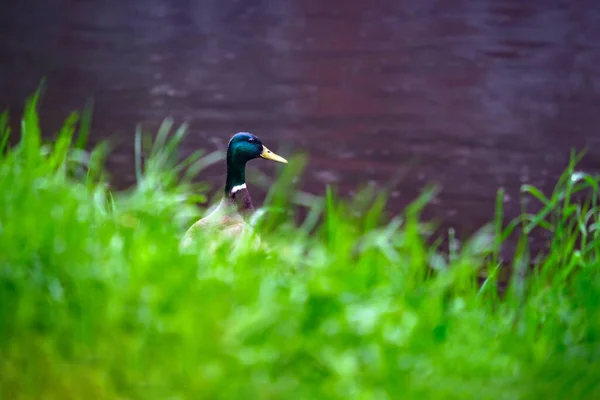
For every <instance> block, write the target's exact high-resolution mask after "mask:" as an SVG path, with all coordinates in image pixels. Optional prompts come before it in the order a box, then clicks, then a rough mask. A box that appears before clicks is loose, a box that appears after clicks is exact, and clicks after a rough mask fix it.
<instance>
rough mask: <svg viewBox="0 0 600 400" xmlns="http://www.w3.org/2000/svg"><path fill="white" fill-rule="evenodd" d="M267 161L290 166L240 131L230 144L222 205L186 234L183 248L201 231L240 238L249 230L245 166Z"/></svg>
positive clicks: (249, 209) (247, 134)
mask: <svg viewBox="0 0 600 400" xmlns="http://www.w3.org/2000/svg"><path fill="white" fill-rule="evenodd" d="M259 157H260V158H264V159H267V160H272V161H276V162H280V163H284V164H287V160H286V159H285V158H283V157H281V156H279V155H277V154H275V153H273V152H272V151H271V150H269V149H268V148H267V147H266V146H265V145H263V144H262V142H261V141H260V139H259V138H257V137H256V136H255V135H253V134H251V133H248V132H240V133H237V134H235V135H233V137H232V138H231V140H229V144H228V145H227V177H226V179H225V190H224V192H223V197H222V198H221V201H220V203H219V205H218V206H217V207H216V208H215V210H214V211H213V212H211V213H210V214H209V215H207V216H206V217H204V218H201V219H200V220H198V221H197V222H195V223H194V224H193V225H192V226H191V227H190V228H189V229H188V230H187V232H186V233H185V235H184V237H183V239H182V242H181V246H182V248H187V247H188V246H189V245H190V244H191V243H192V242H193V239H194V236H195V233H196V232H197V231H198V230H209V229H210V230H213V229H216V230H218V231H220V232H222V233H225V234H226V235H228V236H237V235H239V234H241V233H242V232H243V231H244V230H246V229H247V228H248V223H247V222H246V220H247V219H248V217H249V216H250V215H251V214H252V213H253V212H254V205H253V204H252V198H251V197H250V192H249V191H248V187H247V186H246V163H247V162H248V161H250V160H253V159H255V158H259Z"/></svg>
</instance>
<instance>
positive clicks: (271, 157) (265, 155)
mask: <svg viewBox="0 0 600 400" xmlns="http://www.w3.org/2000/svg"><path fill="white" fill-rule="evenodd" d="M260 156H261V157H262V158H266V159H267V160H272V161H277V162H280V163H284V164H287V160H286V159H285V158H283V157H281V156H278V155H277V154H275V153H273V152H272V151H271V150H269V149H267V146H265V145H263V151H262V153H260Z"/></svg>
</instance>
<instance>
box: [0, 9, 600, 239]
mask: <svg viewBox="0 0 600 400" xmlns="http://www.w3.org/2000/svg"><path fill="white" fill-rule="evenodd" d="M4 3H6V4H9V3H7V2H6V1H5V2H4ZM0 54H1V56H0V106H1V107H2V108H4V107H5V106H10V107H11V108H12V109H19V107H20V106H21V105H22V103H23V101H24V98H25V96H26V95H28V94H29V93H31V92H32V91H33V90H34V89H35V87H36V86H37V84H38V82H39V79H40V78H42V76H46V77H47V91H46V95H45V97H44V102H43V110H42V115H43V121H44V123H46V124H47V126H49V127H51V128H56V127H57V126H58V125H59V123H60V121H61V119H62V118H64V117H65V116H66V115H67V113H68V112H69V111H71V110H73V109H79V108H81V107H82V106H83V104H84V102H85V100H86V99H87V98H88V97H93V98H94V101H95V113H94V122H93V137H92V139H94V140H98V139H100V138H102V137H105V136H108V135H113V134H116V135H119V137H120V138H121V139H123V144H122V145H121V146H120V147H119V148H118V149H117V151H116V152H115V153H114V154H113V156H112V158H111V160H110V165H111V168H112V171H113V172H115V174H118V175H120V176H119V177H118V180H119V181H120V182H125V183H127V182H131V181H132V180H133V174H132V172H133V159H132V154H133V150H132V143H133V133H134V128H135V124H136V123H137V122H142V123H144V125H145V126H149V127H156V126H157V125H158V124H159V123H160V121H162V119H163V118H165V117H167V116H172V117H174V119H175V121H176V122H177V123H181V122H184V121H188V122H190V124H191V133H190V136H189V138H188V139H187V141H186V150H187V151H188V152H191V151H192V150H193V149H196V148H206V149H207V150H208V151H212V150H216V149H224V146H225V145H226V143H227V141H228V139H229V137H230V136H231V135H232V134H233V133H235V132H237V131H242V130H244V131H251V132H254V133H256V134H257V135H258V136H259V137H261V138H262V139H263V141H264V142H265V144H267V145H268V146H269V147H270V148H271V149H273V150H276V151H277V150H278V149H281V148H286V149H295V150H298V151H308V152H309V154H310V157H311V158H310V162H309V164H308V168H307V171H306V174H307V175H306V189H307V190H309V191H311V192H313V193H322V192H323V190H324V184H325V183H334V184H336V185H337V186H338V187H339V188H340V190H341V192H342V193H345V194H351V193H352V191H353V190H354V189H355V188H356V187H357V185H359V184H361V183H364V182H369V181H373V182H377V183H385V182H386V181H388V180H390V179H391V178H392V177H393V176H394V175H395V174H396V173H397V172H398V171H404V172H405V173H406V174H407V175H406V177H405V178H404V180H402V181H401V183H399V184H398V185H397V186H396V188H395V190H394V192H393V198H392V202H391V204H390V209H391V210H393V211H398V210H400V209H401V208H402V207H403V206H404V205H405V204H406V203H407V202H409V201H411V200H412V199H413V198H414V197H415V196H416V195H417V194H418V193H419V191H420V190H421V188H422V187H423V185H425V184H426V183H427V182H434V183H439V184H440V185H441V187H442V192H441V194H440V195H439V197H438V198H437V199H436V201H435V202H434V204H433V207H432V208H431V210H430V215H431V216H434V217H436V218H439V219H442V220H445V221H446V222H447V223H448V224H451V225H455V226H456V227H457V228H458V230H459V231H460V232H470V231H472V230H473V229H475V228H477V227H478V226H480V225H481V224H483V223H484V222H486V221H488V220H489V219H490V218H492V212H493V208H494V197H495V194H496V190H497V189H498V188H499V187H501V186H502V187H505V188H506V190H507V196H506V199H505V206H506V208H507V210H508V214H509V216H514V215H516V214H517V212H518V211H519V205H518V201H517V198H518V192H519V186H520V185H521V184H522V183H530V184H534V185H537V186H539V187H541V188H542V189H544V190H546V191H549V190H551V188H552V186H553V184H554V182H555V180H556V179H557V177H558V174H559V173H560V172H561V171H562V169H563V168H564V166H565V165H566V162H567V160H568V155H569V149H570V148H571V147H574V148H576V149H582V148H584V147H586V146H588V147H590V153H589V154H588V156H587V158H586V161H585V162H584V164H582V168H584V169H588V170H591V171H598V170H599V169H600V147H599V144H600V130H599V129H598V128H599V127H600V2H599V1H597V0H579V1H577V0H572V1H566V0H564V1H559V0H529V1H526V2H525V1H521V0H436V1H434V0H421V1H418V2H417V1H413V0H406V1H402V0H372V1H370V2H367V1H363V0H327V1H322V0H294V1H292V0H279V1H274V0H272V1H224V0H204V1H200V0H198V1H192V0H127V1H123V0H102V1H91V0H89V1H84V0H79V1H75V0H45V1H37V0H35V1H34V0H19V1H13V0H11V2H10V4H9V5H5V6H3V8H2V12H1V13H0ZM283 155H284V156H288V154H287V153H286V154H283ZM251 168H260V169H264V170H265V171H269V172H272V169H270V168H272V166H271V165H268V164H267V163H266V162H260V161H255V162H253V164H252V167H251ZM251 173H252V171H251V170H250V171H249V174H251ZM207 177H208V178H209V179H211V180H212V181H213V182H215V183H216V184H219V185H220V184H222V181H223V179H224V177H223V170H222V169H219V168H217V169H211V171H210V174H208V175H207ZM257 196H260V194H257Z"/></svg>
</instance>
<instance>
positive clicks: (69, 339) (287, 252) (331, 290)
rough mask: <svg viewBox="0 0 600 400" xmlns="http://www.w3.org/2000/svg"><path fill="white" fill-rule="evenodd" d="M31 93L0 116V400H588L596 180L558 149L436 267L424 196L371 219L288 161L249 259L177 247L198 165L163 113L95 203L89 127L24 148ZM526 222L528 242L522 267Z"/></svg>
mask: <svg viewBox="0 0 600 400" xmlns="http://www.w3.org/2000/svg"><path fill="white" fill-rule="evenodd" d="M38 95H39V93H36V94H35V95H33V96H32V97H31V98H30V99H29V100H28V102H27V104H26V106H25V109H24V111H23V116H22V121H21V122H22V123H21V133H20V137H17V138H16V140H9V130H10V129H9V125H10V124H9V121H8V114H7V113H4V114H2V115H1V117H0V398H1V399H7V400H8V399H10V400H17V399H61V400H63V399H165V400H166V399H170V400H175V399H365V400H366V399H382V400H383V399H539V398H543V399H592V398H600V364H599V363H598V361H600V313H599V312H598V310H599V308H598V302H599V301H600V276H599V273H598V271H599V269H598V267H599V265H598V263H599V261H598V260H599V255H600V236H599V233H598V228H599V217H600V214H599V211H600V208H599V206H598V204H597V200H598V182H599V179H598V178H597V177H593V176H589V175H586V174H584V173H579V172H577V171H576V169H575V167H576V163H577V161H578V157H579V156H575V155H574V156H573V157H572V162H571V164H570V165H568V166H566V170H565V173H564V174H563V176H561V177H560V179H559V180H558V182H557V185H556V190H555V191H554V192H553V193H551V194H546V195H545V194H542V193H540V192H539V191H538V190H537V189H535V188H533V187H527V186H525V187H523V196H533V197H535V198H536V199H537V201H538V202H539V203H540V208H541V211H539V213H536V214H528V213H527V212H525V211H524V212H523V215H522V216H521V217H520V218H518V219H517V220H516V221H512V222H510V223H509V224H507V225H505V224H503V220H504V218H503V216H502V201H501V200H500V201H498V203H497V213H496V215H491V216H490V226H489V229H483V230H482V232H481V233H478V234H476V235H474V236H473V237H472V238H471V240H469V241H467V242H465V243H464V244H462V245H461V246H459V247H457V246H454V247H453V251H451V252H449V253H448V252H443V251H440V249H439V248H438V247H436V246H435V245H431V244H427V243H431V241H428V240H427V237H426V233H425V232H424V230H423V229H422V226H423V225H422V224H421V223H420V210H421V209H422V207H423V206H424V205H425V204H426V203H427V200H428V196H430V195H431V191H427V190H426V191H424V193H423V196H422V197H421V198H418V199H416V200H415V202H414V203H412V204H411V205H410V206H409V207H407V208H406V209H405V211H404V212H403V213H402V214H401V215H399V216H396V217H387V216H386V214H385V213H384V209H385V207H384V206H385V198H384V196H382V195H379V193H375V192H374V191H369V190H367V189H365V190H363V191H362V192H361V194H360V195H359V196H357V197H356V198H354V199H350V200H342V199H340V198H337V196H336V195H335V194H334V192H333V191H328V192H327V193H326V194H325V195H324V196H323V198H318V197H309V196H308V195H307V194H302V193H301V192H300V191H298V190H296V189H295V188H294V184H293V183H292V182H293V179H292V177H293V176H295V175H297V174H299V173H300V170H301V169H302V165H303V159H302V158H301V157H298V158H295V159H293V160H292V162H291V163H290V164H289V165H288V166H287V167H285V168H283V169H282V170H281V171H282V172H281V174H280V176H279V177H278V179H277V180H276V183H275V184H274V185H273V186H272V188H271V190H270V192H269V194H268V197H267V200H266V203H265V207H264V210H265V212H264V213H263V214H262V215H261V216H260V218H258V219H257V221H255V222H256V231H257V232H258V233H259V234H260V237H261V246H260V247H258V248H257V247H253V246H249V245H246V242H241V243H237V244H236V245H235V246H233V243H231V242H230V241H228V240H227V239H219V238H217V237H205V238H201V240H200V244H199V245H198V247H197V248H196V249H194V251H193V252H191V253H190V254H181V253H180V252H179V250H178V246H179V240H180V238H181V237H182V235H183V233H184V231H185V229H186V228H187V227H188V226H189V224H190V223H191V222H192V221H193V219H194V218H196V217H197V216H199V215H200V211H199V210H198V207H197V206H196V205H195V203H196V202H197V201H198V196H200V197H202V196H205V195H206V187H205V186H203V185H200V186H199V185H196V184H194V183H193V181H192V178H193V177H194V176H195V175H197V173H198V172H199V171H200V170H201V169H202V167H203V165H206V163H208V162H210V160H208V161H207V158H210V157H213V156H212V155H204V154H201V153H198V154H194V155H192V156H191V157H190V158H188V159H186V160H184V161H182V162H181V161H177V157H176V153H177V145H178V143H179V142H180V140H181V138H182V137H183V135H184V132H185V127H182V128H181V129H179V130H176V131H175V133H174V134H173V135H171V134H170V132H169V131H170V128H171V122H169V121H166V122H165V124H163V126H162V127H161V128H160V130H159V132H158V134H157V135H156V137H155V139H154V141H153V143H151V144H152V145H151V147H150V148H149V150H148V146H146V150H144V141H143V140H142V137H141V135H140V134H138V136H137V137H136V149H137V151H136V154H135V162H136V167H137V168H136V171H137V174H138V175H137V184H136V185H135V186H134V187H132V188H130V189H129V190H126V191H121V192H111V191H110V190H109V189H108V186H107V184H106V180H107V176H106V173H105V171H104V169H103V160H104V157H105V155H106V153H107V150H106V149H107V147H106V146H104V145H100V146H97V147H96V148H95V149H94V150H93V151H91V152H88V151H85V150H84V145H85V143H86V138H87V132H88V127H89V119H90V113H89V112H87V111H85V112H83V113H81V114H78V113H74V114H72V115H70V116H69V117H68V118H67V120H66V121H65V123H64V126H63V128H62V129H61V131H60V132H59V133H58V135H57V136H56V138H55V139H54V140H53V141H52V142H50V143H45V142H44V141H43V140H42V135H41V132H40V127H39V124H38V117H37V102H38ZM11 142H14V143H15V145H14V146H9V143H11ZM144 154H145V155H146V156H143V155H144ZM253 173H254V171H253ZM501 198H502V191H501V190H500V191H499V199H501ZM301 207H304V209H305V210H306V209H307V210H308V212H306V218H304V219H303V221H302V222H301V223H298V222H297V218H295V213H296V212H297V211H298V209H299V208H301ZM533 229H545V230H547V231H548V232H550V239H549V240H548V244H547V248H546V250H545V251H544V252H543V254H542V255H541V256H540V257H538V258H536V259H535V260H531V259H530V258H531V257H530V255H529V251H528V246H527V235H528V234H529V233H530V232H531V231H532V230H533ZM517 231H519V232H520V235H521V240H520V241H519V243H520V244H519V247H518V249H517V252H516V254H515V257H514V259H513V260H508V261H507V260H504V261H503V260H501V259H500V257H499V251H500V247H501V245H502V241H503V240H504V239H505V238H506V237H507V235H508V234H510V233H511V232H517ZM248 243H250V242H248ZM531 263H535V267H534V268H529V267H528V266H529V265H530V264H531ZM501 264H504V265H506V266H503V267H502V268H501V267H500V266H501ZM504 268H509V269H508V270H509V271H511V272H510V274H509V276H508V278H509V279H508V282H507V283H508V286H507V288H506V290H505V291H503V292H502V294H501V295H499V294H498V290H497V288H498V280H499V276H500V275H501V274H500V273H499V272H500V271H502V270H504ZM481 277H484V279H483V281H482V279H481Z"/></svg>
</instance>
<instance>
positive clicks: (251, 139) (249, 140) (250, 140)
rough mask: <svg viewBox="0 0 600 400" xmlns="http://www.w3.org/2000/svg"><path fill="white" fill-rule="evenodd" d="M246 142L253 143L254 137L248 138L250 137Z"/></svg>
mask: <svg viewBox="0 0 600 400" xmlns="http://www.w3.org/2000/svg"><path fill="white" fill-rule="evenodd" d="M248 142H250V143H254V142H256V139H254V138H250V139H248Z"/></svg>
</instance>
